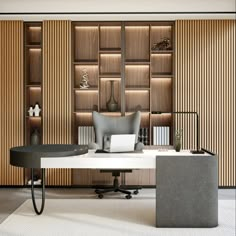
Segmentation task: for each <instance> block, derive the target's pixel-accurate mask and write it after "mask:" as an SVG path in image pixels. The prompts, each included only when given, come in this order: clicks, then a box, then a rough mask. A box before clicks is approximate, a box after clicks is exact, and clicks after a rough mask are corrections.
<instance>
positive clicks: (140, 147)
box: [134, 142, 144, 151]
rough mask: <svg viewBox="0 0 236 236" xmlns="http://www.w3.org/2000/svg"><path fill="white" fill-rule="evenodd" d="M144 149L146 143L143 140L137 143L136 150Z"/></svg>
mask: <svg viewBox="0 0 236 236" xmlns="http://www.w3.org/2000/svg"><path fill="white" fill-rule="evenodd" d="M143 149H144V144H143V143H141V142H138V143H135V146H134V150H135V151H142V150H143Z"/></svg>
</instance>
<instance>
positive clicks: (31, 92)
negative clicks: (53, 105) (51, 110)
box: [26, 86, 42, 116]
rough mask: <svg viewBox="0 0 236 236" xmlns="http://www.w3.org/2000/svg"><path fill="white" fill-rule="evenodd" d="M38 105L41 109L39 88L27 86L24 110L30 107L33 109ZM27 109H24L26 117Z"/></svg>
mask: <svg viewBox="0 0 236 236" xmlns="http://www.w3.org/2000/svg"><path fill="white" fill-rule="evenodd" d="M36 103H38V104H39V106H40V107H42V92H41V87H39V86H37V87H35V86H33V87H31V86H27V87H26V108H29V107H30V106H32V107H34V106H35V104H36ZM28 114H29V113H28V109H26V116H27V115H28Z"/></svg>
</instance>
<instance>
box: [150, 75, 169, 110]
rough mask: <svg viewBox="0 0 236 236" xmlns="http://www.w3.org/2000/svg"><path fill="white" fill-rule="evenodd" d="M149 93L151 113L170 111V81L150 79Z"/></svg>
mask: <svg viewBox="0 0 236 236" xmlns="http://www.w3.org/2000/svg"><path fill="white" fill-rule="evenodd" d="M151 92H152V99H151V107H152V111H162V112H171V111H172V96H171V95H172V79H166V78H165V79H161V78H155V79H152V81H151Z"/></svg>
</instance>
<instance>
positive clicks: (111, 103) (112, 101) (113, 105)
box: [106, 80, 118, 112]
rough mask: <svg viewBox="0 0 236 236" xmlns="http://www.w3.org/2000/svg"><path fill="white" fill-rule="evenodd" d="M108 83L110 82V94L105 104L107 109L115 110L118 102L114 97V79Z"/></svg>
mask: <svg viewBox="0 0 236 236" xmlns="http://www.w3.org/2000/svg"><path fill="white" fill-rule="evenodd" d="M110 83H111V96H110V98H109V100H108V102H107V104H106V105H107V110H108V111H111V112H115V111H117V109H118V103H117V101H116V100H115V98H114V81H113V80H111V81H110Z"/></svg>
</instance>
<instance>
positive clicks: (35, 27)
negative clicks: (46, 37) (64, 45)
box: [25, 23, 42, 46]
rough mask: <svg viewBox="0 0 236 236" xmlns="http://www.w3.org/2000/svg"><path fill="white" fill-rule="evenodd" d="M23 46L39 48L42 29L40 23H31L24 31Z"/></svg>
mask: <svg viewBox="0 0 236 236" xmlns="http://www.w3.org/2000/svg"><path fill="white" fill-rule="evenodd" d="M25 35H26V37H25V45H26V46H28V45H30V46H32V45H38V46H41V42H42V27H41V23H31V24H30V25H29V26H27V27H26V29H25Z"/></svg>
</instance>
